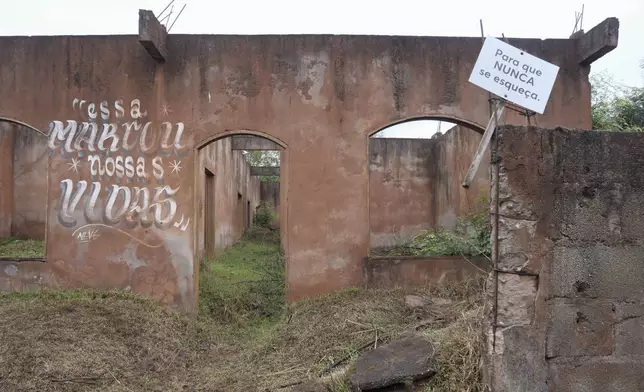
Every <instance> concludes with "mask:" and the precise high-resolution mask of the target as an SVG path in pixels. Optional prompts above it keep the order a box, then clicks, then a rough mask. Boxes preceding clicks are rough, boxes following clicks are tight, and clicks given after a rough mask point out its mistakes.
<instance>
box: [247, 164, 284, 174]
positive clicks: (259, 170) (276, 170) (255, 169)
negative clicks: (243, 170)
mask: <svg viewBox="0 0 644 392" xmlns="http://www.w3.org/2000/svg"><path fill="white" fill-rule="evenodd" d="M250 175H251V176H279V175H280V167H279V166H251V167H250Z"/></svg>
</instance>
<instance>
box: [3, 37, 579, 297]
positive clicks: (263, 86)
mask: <svg viewBox="0 0 644 392" xmlns="http://www.w3.org/2000/svg"><path fill="white" fill-rule="evenodd" d="M509 43H510V44H513V45H516V46H520V47H522V48H524V49H525V50H526V51H528V52H530V53H532V54H534V55H536V56H539V57H541V58H543V59H545V60H547V61H550V62H553V63H555V64H557V65H559V66H560V67H561V69H560V72H559V74H558V77H557V81H556V83H555V85H554V90H553V92H552V96H551V98H550V101H549V103H548V107H547V108H546V111H545V114H544V115H543V116H540V117H539V124H540V125H542V126H546V127H547V126H553V125H563V126H568V127H576V128H589V127H590V122H591V121H590V89H589V83H588V72H589V67H587V66H584V67H582V66H580V65H579V62H578V59H579V53H578V51H579V49H578V48H579V46H578V45H577V43H576V42H575V41H573V40H567V39H560V40H539V39H517V40H515V39H509ZM480 48H481V39H480V38H476V37H472V38H452V37H387V36H379V37H373V36H330V35H319V36H310V35H304V36H303V35H291V36H206V35H200V36H199V35H198V36H190V35H171V36H169V37H168V40H167V51H168V56H167V59H166V62H165V63H162V64H160V63H157V62H156V61H155V60H154V59H153V58H152V57H151V56H150V55H149V54H148V53H147V52H146V51H145V49H144V48H143V47H142V45H141V44H140V43H139V42H138V37H137V36H93V37H83V36H73V37H68V36H65V37H2V38H0V52H1V53H3V56H2V57H1V58H0V80H2V81H3V82H2V84H0V116H6V117H8V118H14V119H17V120H20V121H23V122H26V123H28V124H30V125H32V126H34V127H36V128H38V129H42V130H45V131H47V130H48V129H49V125H50V124H51V123H52V121H60V122H61V123H59V125H62V126H66V125H69V123H68V121H70V120H74V121H78V122H79V124H80V125H81V127H82V122H89V123H93V122H96V123H97V125H98V126H99V127H100V128H101V129H102V128H103V123H104V122H107V123H108V124H112V125H113V126H114V128H115V129H116V130H117V133H116V135H112V136H110V134H106V135H104V136H103V137H104V138H105V140H103V145H104V146H103V147H104V148H102V150H104V149H105V148H107V149H111V150H112V151H110V153H109V155H107V153H105V152H104V151H101V155H100V159H101V160H102V162H103V163H104V162H106V161H107V160H108V159H109V157H110V156H112V157H118V156H121V157H122V158H121V159H126V158H127V157H131V158H133V160H134V161H135V162H136V161H137V160H138V159H139V158H141V159H143V161H144V164H145V168H144V170H142V171H141V173H140V175H139V174H135V175H134V176H133V177H131V178H130V177H128V176H126V177H127V178H125V177H121V178H118V177H114V176H109V175H108V176H102V177H101V176H93V175H92V174H91V173H90V168H89V162H88V161H87V156H88V154H90V153H92V151H89V150H88V148H89V147H88V143H85V142H83V143H81V144H80V145H79V146H78V147H79V148H75V142H74V141H73V140H72V142H71V147H72V148H71V149H68V148H66V147H65V143H66V140H65V138H63V139H64V140H60V141H58V140H56V141H55V142H54V143H53V144H52V147H53V148H51V152H52V157H51V169H50V176H49V188H48V201H49V203H48V205H49V207H48V228H47V238H48V242H49V243H48V246H47V262H45V263H40V264H38V265H33V264H29V266H27V265H24V266H23V265H22V264H19V265H16V270H15V271H14V275H13V276H14V277H13V278H12V279H14V280H15V279H24V280H29V279H32V277H33V276H34V274H33V272H34V269H35V270H37V271H39V272H38V275H39V276H41V277H42V279H41V280H40V281H41V282H42V284H47V285H52V284H53V285H56V284H60V285H63V286H67V287H69V286H71V287H75V286H91V287H99V288H101V287H116V288H122V287H130V288H132V289H133V290H135V291H137V292H142V293H145V294H148V295H151V296H153V297H155V298H157V299H158V300H160V301H162V302H165V303H168V304H175V305H178V306H180V307H181V308H183V309H186V310H194V309H195V304H196V293H197V279H196V278H197V270H198V268H196V264H197V263H198V260H199V248H198V246H197V244H198V240H197V237H198V228H197V223H198V219H197V214H198V208H197V206H198V204H199V203H198V197H196V195H200V194H201V192H202V189H201V184H200V181H199V180H198V178H199V176H198V175H197V173H195V171H196V170H197V168H198V165H197V163H196V162H198V161H196V160H195V155H196V154H195V147H197V146H200V145H202V144H203V143H205V142H208V141H210V140H213V139H214V138H216V137H219V136H222V135H225V134H227V133H226V132H229V133H228V134H232V133H231V132H234V131H240V130H249V131H251V132H262V134H263V135H266V136H269V137H270V138H272V140H274V141H276V142H279V143H280V144H281V145H282V146H283V147H285V148H286V151H284V154H283V159H285V160H286V161H287V164H286V165H284V164H282V165H281V167H282V168H281V180H282V183H281V186H282V195H281V198H282V200H281V203H280V204H281V205H282V206H286V207H287V208H286V209H282V216H281V224H282V226H283V227H285V228H286V230H283V232H282V235H283V239H282V242H283V245H284V247H285V252H286V263H287V293H288V299H289V300H295V299H298V298H301V297H303V296H309V295H315V294H320V293H324V292H329V291H333V290H336V289H340V288H343V287H347V286H351V285H356V284H359V283H360V282H361V280H362V277H361V275H362V274H361V267H360V266H361V260H362V258H363V257H364V256H366V255H367V252H368V250H369V237H370V235H369V234H370V230H369V212H368V210H369V208H368V205H369V202H368V189H369V177H368V170H367V167H368V136H369V135H370V134H372V133H373V132H375V131H377V130H379V129H382V128H383V127H385V126H386V125H388V124H391V123H393V122H396V121H399V120H401V119H405V118H412V117H424V116H442V117H444V118H448V119H452V120H456V121H462V122H469V123H473V124H476V125H478V126H480V127H482V126H483V124H485V123H486V122H487V118H488V115H489V109H488V101H487V93H485V92H484V91H483V90H481V89H480V88H478V87H476V86H473V85H471V84H469V83H467V78H468V76H469V73H470V72H471V69H472V66H473V64H474V61H475V60H476V57H477V55H478V52H479V50H480ZM135 100H137V101H135ZM103 102H104V106H105V108H107V110H109V117H107V119H106V120H103V119H102V112H101V103H103ZM91 103H94V104H95V107H94V108H93V109H89V111H88V108H91V107H92V106H91ZM121 108H123V109H122V110H121ZM106 114H107V113H106ZM503 120H504V122H505V123H510V124H512V123H523V122H524V121H525V120H524V118H523V117H522V116H520V115H519V114H517V113H514V112H512V111H506V114H505V115H504V119H503ZM166 121H167V123H166V124H164V122H166ZM126 122H127V123H129V124H130V125H135V124H136V123H137V122H138V125H140V128H139V130H136V129H135V130H134V131H132V132H131V134H130V135H129V137H130V139H129V140H126V142H127V143H134V140H138V136H140V133H141V132H142V129H143V128H144V124H146V123H147V122H150V124H151V127H152V129H157V130H158V131H157V132H148V135H147V137H148V139H147V141H146V142H144V144H143V146H141V145H140V144H137V145H135V146H130V145H128V146H126V147H123V145H122V140H119V142H118V143H114V144H113V142H116V139H115V136H118V138H119V139H123V138H125V136H126V135H125V132H126V127H124V126H123V125H124V123H126ZM112 125H108V126H107V129H108V130H111V129H114V128H112ZM170 127H171V128H170ZM182 127H183V128H182ZM166 128H169V129H171V132H170V133H169V134H168V136H169V137H168V139H164V138H163V137H161V140H159V141H158V142H159V143H158V144H156V146H157V147H154V148H152V149H150V150H148V146H149V144H148V143H151V141H152V140H151V138H155V137H159V135H166V133H165V131H164V130H165V129H166ZM179 129H183V133H182V134H181V135H178V132H177V131H178V130H179ZM86 136H87V135H86ZM97 139H100V135H99V136H97ZM96 143H97V144H100V142H99V141H98V140H97V141H96ZM112 146H113V147H114V148H112ZM68 150H71V151H68ZM155 158H159V159H160V161H159V160H157V161H156V162H157V163H158V164H159V165H161V166H162V167H163V175H159V176H158V178H157V177H155V175H154V174H155V173H156V174H157V175H158V174H160V170H158V169H157V171H156V172H155V169H154V167H153V161H154V160H155ZM72 160H79V161H80V162H81V166H80V168H79V170H78V172H75V171H70V164H72V163H73V161H72ZM174 161H180V162H181V167H182V170H181V171H180V172H179V173H177V172H173V170H172V167H171V166H170V165H171V164H172V163H173V162H174ZM146 176H147V178H145V177H146ZM66 180H69V181H66ZM80 181H87V182H88V189H87V190H86V191H85V196H87V195H88V194H90V192H91V185H92V184H91V183H92V182H98V183H100V185H97V188H96V191H97V192H98V197H97V199H96V204H95V205H93V206H92V205H91V203H90V204H87V201H88V200H90V201H91V198H87V197H86V198H85V199H84V200H79V203H78V205H77V206H76V208H75V209H72V208H68V209H67V211H64V209H63V208H62V207H64V206H65V203H63V204H61V196H64V191H65V190H66V189H64V187H61V184H63V185H64V184H69V185H70V186H73V185H76V184H78V183H79V182H80ZM114 185H116V186H122V187H124V188H116V189H119V197H118V200H117V201H118V203H119V204H115V205H114V206H113V207H114V208H113V209H112V211H111V212H112V214H111V217H112V218H115V216H118V218H120V219H119V220H118V221H116V219H109V217H108V219H105V214H106V211H107V209H106V205H107V204H108V201H109V197H108V194H107V192H108V191H109V190H110V189H113V186H114ZM166 186H167V187H170V189H168V188H164V187H166ZM135 187H138V188H146V189H148V191H149V192H150V193H151V195H152V196H150V199H149V200H151V202H152V203H154V201H153V196H154V194H155V193H156V192H157V191H159V190H161V195H160V199H159V200H158V201H157V203H156V204H155V210H156V211H159V216H158V217H154V216H152V217H147V218H149V219H143V218H145V217H141V216H140V213H139V214H136V213H133V214H130V211H129V209H127V208H125V209H124V211H127V214H126V213H125V212H124V213H123V215H121V216H119V215H120V214H117V213H116V212H119V213H120V212H121V211H120V209H121V208H120V207H121V203H122V202H123V200H124V197H125V196H124V195H126V193H127V191H128V190H129V192H130V193H131V194H132V192H136V190H135V189H134V188H135ZM125 188H127V190H126V189H125ZM67 189H71V188H70V187H68V188H67ZM175 190H176V193H174V192H175ZM166 191H168V192H170V193H174V194H173V195H169V194H168V192H166ZM141 192H143V191H139V193H141ZM63 199H64V197H63ZM68 201H69V202H70V203H71V204H73V203H72V201H73V198H71V196H70V200H68ZM174 203H176V204H174ZM71 204H70V205H69V207H71ZM137 205H138V206H139V207H142V206H143V205H144V204H143V201H142V200H139V203H138V204H136V203H134V204H133V206H134V207H136V206H137ZM175 207H176V209H174V208H175ZM156 211H155V212H156ZM63 213H66V214H67V215H65V214H63ZM59 215H60V216H62V221H61V219H60V218H59ZM126 218H127V219H126ZM157 218H159V219H157ZM166 220H167V221H166ZM74 221H75V222H74ZM128 221H129V222H128ZM143 221H145V222H143ZM106 222H107V223H106ZM150 222H151V223H150ZM63 223H65V225H64V224H63ZM87 224H92V225H95V226H86V225H87ZM98 225H104V226H98ZM81 228H82V229H81ZM79 229H80V230H79ZM97 236H98V237H97Z"/></svg>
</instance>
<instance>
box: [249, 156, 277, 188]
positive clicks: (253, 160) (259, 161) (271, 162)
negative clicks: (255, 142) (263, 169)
mask: <svg viewBox="0 0 644 392" xmlns="http://www.w3.org/2000/svg"><path fill="white" fill-rule="evenodd" d="M244 156H245V157H246V161H247V162H248V163H249V164H250V165H251V166H271V167H279V165H280V152H279V151H274V150H257V151H246V152H245V154H244ZM259 179H260V181H268V182H278V181H279V180H280V178H279V177H278V176H259Z"/></svg>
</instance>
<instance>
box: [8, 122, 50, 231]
mask: <svg viewBox="0 0 644 392" xmlns="http://www.w3.org/2000/svg"><path fill="white" fill-rule="evenodd" d="M14 129H15V139H14V150H13V217H12V220H11V234H12V236H14V237H17V238H33V239H41V240H42V239H44V238H45V228H46V227H45V225H46V216H47V207H46V206H47V173H48V171H49V167H48V164H49V151H48V149H47V137H46V136H45V135H43V134H40V133H37V132H35V131H34V130H33V129H29V128H27V127H22V126H19V127H16V128H14Z"/></svg>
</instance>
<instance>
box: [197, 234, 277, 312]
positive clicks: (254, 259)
mask: <svg viewBox="0 0 644 392" xmlns="http://www.w3.org/2000/svg"><path fill="white" fill-rule="evenodd" d="M199 288H200V293H199V294H200V299H199V309H200V312H201V314H202V315H207V316H209V317H212V318H214V319H216V320H219V321H220V322H225V323H235V324H252V323H254V322H256V321H258V320H261V321H265V319H274V318H276V317H279V316H280V315H281V313H282V310H283V308H284V302H285V300H284V259H283V257H282V255H281V252H280V248H279V245H277V244H274V243H268V242H258V241H254V240H246V241H241V242H239V243H237V244H235V245H234V246H232V247H231V248H229V249H228V250H227V251H226V252H225V253H224V254H223V255H221V256H220V257H218V258H217V259H215V260H207V261H206V262H205V263H204V265H203V266H202V269H201V272H200V278H199Z"/></svg>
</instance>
